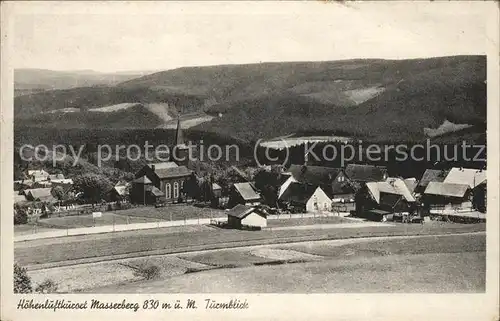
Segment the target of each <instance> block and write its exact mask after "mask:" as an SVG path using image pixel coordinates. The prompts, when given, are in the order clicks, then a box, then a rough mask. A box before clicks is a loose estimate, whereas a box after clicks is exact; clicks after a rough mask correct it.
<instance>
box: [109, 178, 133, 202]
mask: <svg viewBox="0 0 500 321" xmlns="http://www.w3.org/2000/svg"><path fill="white" fill-rule="evenodd" d="M109 194H110V195H109V198H110V199H111V200H112V201H120V202H123V201H127V200H128V198H129V184H128V183H123V182H119V183H118V184H116V185H115V186H114V187H113V189H111V191H110V192H109Z"/></svg>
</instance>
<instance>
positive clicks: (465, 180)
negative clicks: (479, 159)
mask: <svg viewBox="0 0 500 321" xmlns="http://www.w3.org/2000/svg"><path fill="white" fill-rule="evenodd" d="M486 177H487V175H486V170H481V169H472V168H452V169H451V170H450V172H449V173H448V175H446V178H445V179H444V183H449V184H467V185H469V187H470V188H471V189H474V188H475V187H476V186H478V185H479V184H481V183H482V182H484V181H485V180H486Z"/></svg>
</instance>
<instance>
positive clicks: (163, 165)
mask: <svg viewBox="0 0 500 321" xmlns="http://www.w3.org/2000/svg"><path fill="white" fill-rule="evenodd" d="M148 166H149V167H151V168H153V166H154V167H155V169H164V168H173V167H178V165H177V164H176V163H174V162H162V163H149V164H148Z"/></svg>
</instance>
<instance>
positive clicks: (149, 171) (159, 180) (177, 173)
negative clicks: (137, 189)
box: [132, 162, 192, 202]
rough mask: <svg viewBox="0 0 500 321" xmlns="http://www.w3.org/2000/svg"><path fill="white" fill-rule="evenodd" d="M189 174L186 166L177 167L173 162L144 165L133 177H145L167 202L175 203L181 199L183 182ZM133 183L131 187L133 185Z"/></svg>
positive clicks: (189, 171)
mask: <svg viewBox="0 0 500 321" xmlns="http://www.w3.org/2000/svg"><path fill="white" fill-rule="evenodd" d="M191 173H192V171H191V170H189V169H188V168H187V167H186V166H179V165H177V164H176V163H174V162H164V163H150V164H147V165H145V166H144V167H143V168H142V169H140V170H139V171H138V172H137V173H136V175H135V177H136V178H141V177H143V176H145V177H147V178H148V180H149V181H150V182H151V184H152V185H153V186H155V187H156V188H157V189H159V190H160V191H161V192H162V193H163V194H164V196H165V200H166V201H167V202H177V201H178V200H179V199H180V198H182V197H183V186H184V182H185V181H186V180H188V179H189V177H190V176H191ZM134 182H135V181H133V182H132V185H134V184H135V183H134ZM139 184H141V183H139Z"/></svg>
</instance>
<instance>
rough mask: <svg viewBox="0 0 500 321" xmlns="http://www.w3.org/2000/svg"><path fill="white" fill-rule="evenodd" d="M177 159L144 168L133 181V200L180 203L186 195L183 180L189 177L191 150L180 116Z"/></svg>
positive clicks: (175, 148) (176, 145) (153, 202)
mask: <svg viewBox="0 0 500 321" xmlns="http://www.w3.org/2000/svg"><path fill="white" fill-rule="evenodd" d="M172 152H173V156H174V157H173V158H174V161H170V162H162V163H149V164H146V165H145V166H144V167H143V168H141V169H140V170H139V171H138V172H137V173H136V174H135V179H134V180H133V181H132V188H131V191H130V200H131V202H132V203H135V204H144V205H148V204H159V203H165V202H166V203H177V202H181V201H182V200H183V199H185V197H184V194H185V193H184V192H183V187H184V182H185V181H186V180H187V179H189V177H190V176H191V173H192V171H191V170H189V168H188V165H189V149H188V147H187V146H186V144H185V142H184V137H183V133H182V128H181V122H180V119H179V117H178V118H177V129H176V135H175V147H174V148H173V150H172Z"/></svg>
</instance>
